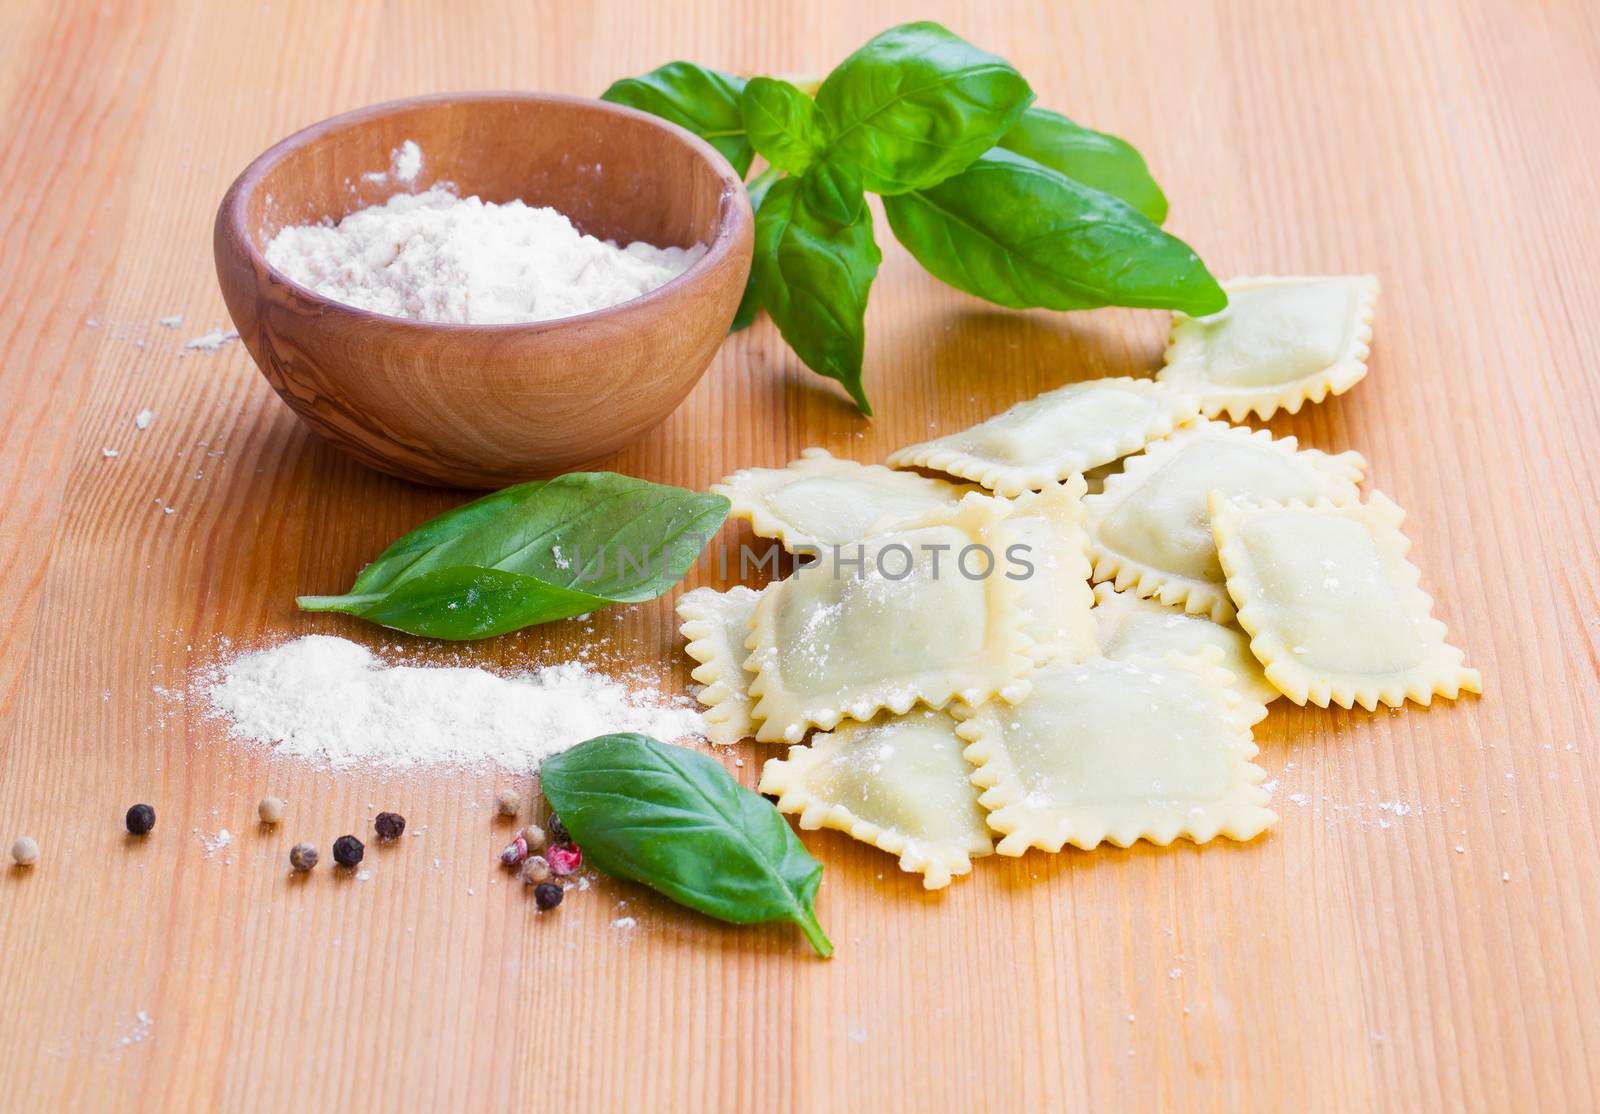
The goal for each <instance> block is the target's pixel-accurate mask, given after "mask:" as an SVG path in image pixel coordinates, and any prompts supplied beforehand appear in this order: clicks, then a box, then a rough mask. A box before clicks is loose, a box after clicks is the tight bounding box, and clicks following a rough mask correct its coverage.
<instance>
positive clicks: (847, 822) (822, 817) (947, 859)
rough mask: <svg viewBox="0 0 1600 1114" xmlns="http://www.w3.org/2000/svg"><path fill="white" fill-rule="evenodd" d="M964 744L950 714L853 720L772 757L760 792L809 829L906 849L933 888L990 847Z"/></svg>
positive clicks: (906, 859)
mask: <svg viewBox="0 0 1600 1114" xmlns="http://www.w3.org/2000/svg"><path fill="white" fill-rule="evenodd" d="M965 745H966V744H965V742H964V741H963V740H962V739H961V738H960V737H959V736H958V735H957V734H956V724H955V720H953V719H951V718H950V716H949V715H947V714H946V713H944V712H929V711H916V712H912V713H910V714H909V715H904V716H893V717H890V718H888V719H884V720H879V721H875V722H873V723H870V724H862V723H850V724H846V725H845V726H843V727H841V728H840V729H839V730H837V731H834V732H830V733H829V734H826V735H818V736H817V737H816V738H814V739H812V740H811V743H810V745H808V746H797V747H790V748H789V753H788V756H787V757H785V758H781V759H779V758H773V759H770V760H768V762H767V764H766V766H765V767H763V769H762V771H761V785H760V789H761V792H763V793H766V794H769V795H771V796H774V797H777V798H778V809H779V811H782V812H788V813H798V814H799V816H800V826H801V827H802V828H806V829H816V828H834V829H837V830H838V831H841V832H844V833H845V834H846V835H848V836H850V837H851V838H852V839H859V840H861V841H862V842H863V843H870V844H872V845H873V846H874V847H880V848H882V849H883V850H885V851H887V852H889V853H890V854H892V855H899V856H900V869H901V870H905V871H910V872H911V873H914V874H921V875H922V876H923V879H922V884H923V886H924V887H926V888H927V889H930V890H938V889H943V888H944V887H945V886H948V885H949V884H950V880H951V878H952V877H954V876H955V875H958V874H966V873H967V872H968V871H969V870H971V869H972V860H973V858H974V857H978V856H983V855H989V854H993V852H994V841H993V838H992V837H991V836H990V835H989V826H988V824H987V823H985V821H984V818H983V809H981V808H979V807H978V790H977V787H976V786H974V785H973V784H972V769H971V767H969V766H968V765H967V762H966V759H964V758H963V757H961V752H962V749H963V748H964V747H965Z"/></svg>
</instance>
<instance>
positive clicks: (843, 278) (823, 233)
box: [755, 178, 883, 414]
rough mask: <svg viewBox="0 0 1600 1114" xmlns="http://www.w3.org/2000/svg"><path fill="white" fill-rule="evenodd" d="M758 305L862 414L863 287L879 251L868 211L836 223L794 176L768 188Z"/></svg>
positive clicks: (760, 219) (761, 219)
mask: <svg viewBox="0 0 1600 1114" xmlns="http://www.w3.org/2000/svg"><path fill="white" fill-rule="evenodd" d="M755 256H756V263H755V266H756V274H757V275H758V277H759V285H760V291H761V304H762V305H764V306H765V307H766V308H767V312H768V313H769V314H771V315H772V320H773V322H774V323H775V324H776V325H777V326H778V331H779V332H781V333H782V334H783V339H784V340H785V341H787V342H788V344H789V347H791V348H793V349H794V350H795V353H796V355H798V356H799V357H800V359H801V360H803V361H804V362H805V364H806V366H807V367H809V368H810V369H811V370H812V371H815V372H817V373H818V374H819V375H826V376H827V377H828V378H830V379H837V380H838V381H839V382H840V383H842V384H844V388H845V390H846V391H848V392H850V397H851V398H852V399H854V400H855V403H856V405H857V406H858V407H860V408H861V412H862V413H863V414H871V413H872V406H871V404H870V403H868V402H867V396H866V393H865V392H864V391H863V390H862V387H861V364H862V360H863V358H864V356H865V353H866V322H865V315H866V311H867V294H868V292H869V291H870V290H871V288H872V280H873V278H874V277H876V275H877V273H878V263H879V261H880V260H882V258H883V255H882V253H881V252H879V250H878V245H877V243H875V242H874V241H873V238H872V210H871V209H869V208H867V207H866V206H865V205H863V206H861V209H860V211H859V213H858V214H857V219H856V220H855V221H854V222H853V223H851V224H848V225H843V226H840V225H837V224H834V223H833V222H831V221H830V220H828V219H827V218H825V217H822V216H819V215H818V214H816V213H815V212H813V211H812V210H811V207H810V206H809V205H808V204H807V202H806V199H805V197H804V196H803V195H802V193H801V191H800V181H799V179H797V178H785V179H784V180H783V181H781V182H779V183H778V184H777V185H775V186H773V187H772V192H771V193H769V194H767V199H766V201H765V202H764V203H763V204H762V206H761V213H760V214H759V215H758V216H757V217H756V250H755Z"/></svg>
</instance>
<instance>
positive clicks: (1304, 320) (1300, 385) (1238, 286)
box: [1156, 275, 1378, 421]
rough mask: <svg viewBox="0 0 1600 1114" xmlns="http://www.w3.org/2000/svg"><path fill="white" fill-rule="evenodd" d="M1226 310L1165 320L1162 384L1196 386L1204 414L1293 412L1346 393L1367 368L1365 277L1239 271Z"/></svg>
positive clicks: (1371, 300) (1369, 296) (1372, 292)
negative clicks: (1168, 335)
mask: <svg viewBox="0 0 1600 1114" xmlns="http://www.w3.org/2000/svg"><path fill="white" fill-rule="evenodd" d="M1223 289H1224V290H1226V291H1227V292H1228V308H1227V309H1225V310H1223V311H1222V312H1221V313H1215V314H1212V315H1211V316H1209V317H1186V316H1184V315H1183V314H1181V313H1178V314H1174V315H1173V317H1172V340H1171V343H1170V344H1169V345H1168V346H1167V360H1166V367H1164V368H1162V369H1161V372H1160V373H1159V374H1158V375H1157V376H1156V378H1157V379H1159V380H1160V381H1161V382H1163V383H1171V384H1173V385H1174V386H1179V387H1185V388H1188V389H1190V390H1193V391H1195V392H1197V394H1198V397H1199V401H1200V408H1201V410H1203V411H1204V412H1205V415H1206V416H1207V417H1208V418H1210V417H1215V416H1216V415H1218V414H1220V413H1221V412H1222V411H1224V410H1226V411H1227V412H1228V416H1229V417H1230V418H1232V419H1233V420H1234V421H1242V420H1243V419H1244V417H1245V415H1247V414H1249V413H1251V412H1252V411H1254V412H1255V413H1257V414H1259V415H1261V416H1262V417H1263V418H1270V417H1271V416H1272V415H1273V414H1275V413H1277V411H1278V410H1280V409H1282V410H1287V411H1288V412H1289V413H1291V414H1295V413H1298V412H1299V410H1300V407H1301V406H1303V405H1304V404H1305V403H1307V402H1321V401H1322V400H1323V399H1324V398H1326V397H1327V396H1328V395H1329V394H1330V393H1331V394H1336V395H1339V394H1343V393H1344V392H1345V391H1348V390H1349V389H1350V388H1351V387H1353V386H1355V385H1356V384H1357V383H1358V382H1360V381H1361V379H1362V378H1363V377H1364V376H1365V375H1366V374H1367V350H1368V349H1367V345H1368V343H1369V342H1370V341H1371V340H1372V309H1373V306H1374V305H1375V304H1376V303H1377V300H1378V280H1377V279H1376V278H1374V277H1373V276H1372V275H1335V276H1329V277H1326V278H1273V277H1266V278H1237V279H1234V280H1233V281H1232V282H1228V283H1224V284H1223Z"/></svg>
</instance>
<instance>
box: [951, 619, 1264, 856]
mask: <svg viewBox="0 0 1600 1114" xmlns="http://www.w3.org/2000/svg"><path fill="white" fill-rule="evenodd" d="M1216 655H1217V651H1216V650H1214V649H1209V648H1208V649H1207V650H1206V651H1204V652H1203V653H1202V654H1200V655H1192V656H1189V657H1183V656H1179V655H1171V656H1169V657H1167V658H1165V659H1163V660H1161V661H1149V660H1145V659H1139V660H1135V661H1113V660H1112V659H1110V658H1105V657H1100V658H1093V659H1091V660H1089V661H1086V662H1083V663H1080V664H1073V663H1071V662H1068V661H1066V660H1064V659H1057V660H1056V661H1055V662H1053V663H1052V664H1050V665H1047V666H1045V667H1044V668H1042V669H1040V670H1039V671H1038V673H1036V674H1035V675H1034V678H1033V688H1032V692H1031V693H1030V694H1029V696H1028V698H1027V699H1026V700H1024V701H1022V702H1021V703H1020V704H1018V705H1016V706H1015V707H1009V708H1008V707H997V706H994V705H990V706H988V707H983V708H979V709H977V711H975V712H972V713H970V715H969V718H967V719H966V721H965V722H963V723H962V724H961V726H960V727H959V728H958V729H957V730H958V732H959V734H960V735H961V736H962V737H963V738H965V739H967V740H969V742H970V744H971V745H970V746H968V747H967V749H966V758H967V761H968V762H970V763H971V764H972V765H973V767H974V768H975V772H974V773H973V777H972V780H973V782H974V783H975V784H977V785H978V786H980V787H982V788H983V790H984V792H983V795H982V796H981V797H980V798H979V803H980V804H982V805H983V807H984V808H987V809H989V827H991V828H992V829H994V830H995V831H996V832H998V833H999V834H1000V835H1001V837H1002V838H1001V840H1000V843H999V845H998V847H997V848H996V850H998V851H999V852H1000V854H1002V855H1020V854H1022V853H1023V852H1024V851H1025V850H1027V849H1028V848H1029V847H1038V848H1040V849H1042V850H1045V851H1059V850H1061V848H1062V846H1063V845H1065V844H1068V843H1070V844H1072V845H1073V846H1074V847H1081V848H1084V849H1085V850H1088V849H1090V848H1093V847H1095V846H1097V845H1099V844H1100V843H1101V842H1102V841H1106V840H1109V841H1110V842H1112V843H1114V844H1116V845H1117V846H1119V847H1127V846H1129V845H1130V844H1132V843H1133V842H1134V841H1135V840H1139V839H1147V840H1149V841H1150V842H1152V843H1157V844H1162V845H1165V844H1168V843H1171V842H1172V841H1173V840H1174V839H1176V838H1177V837H1179V836H1187V837H1188V838H1189V839H1192V840H1194V841H1195V842H1196V843H1205V842H1206V841H1207V840H1210V839H1213V838H1215V837H1216V836H1218V835H1225V836H1228V837H1229V838H1231V839H1251V838H1253V837H1255V836H1257V835H1259V834H1260V833H1261V832H1262V831H1263V830H1265V829H1266V827H1267V825H1269V824H1271V823H1272V822H1273V821H1274V820H1275V819H1277V817H1276V816H1275V815H1274V814H1273V813H1272V811H1271V810H1270V809H1268V808H1267V807H1266V804H1267V799H1268V794H1267V792H1266V790H1265V789H1263V788H1262V787H1261V785H1260V782H1261V781H1262V779H1263V778H1265V776H1266V774H1265V771H1263V770H1262V769H1261V768H1260V767H1259V766H1256V765H1255V764H1254V763H1253V762H1252V761H1251V759H1252V758H1254V757H1255V754H1256V746H1255V743H1254V742H1253V741H1252V739H1251V735H1250V728H1251V726H1252V725H1254V724H1255V723H1258V722H1259V721H1260V720H1261V718H1262V717H1263V716H1265V715H1266V714H1267V710H1266V708H1265V707H1264V706H1262V705H1261V704H1258V703H1254V702H1252V701H1248V700H1246V699H1245V698H1244V697H1242V696H1241V695H1239V692H1238V690H1237V689H1235V688H1233V687H1232V685H1230V684H1229V678H1228V674H1227V673H1226V672H1225V671H1224V670H1223V669H1221V668H1220V667H1218V666H1217V665H1216Z"/></svg>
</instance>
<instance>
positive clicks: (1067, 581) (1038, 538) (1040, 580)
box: [1007, 476, 1100, 662]
mask: <svg viewBox="0 0 1600 1114" xmlns="http://www.w3.org/2000/svg"><path fill="white" fill-rule="evenodd" d="M1083 492H1084V482H1083V477H1082V476H1074V477H1072V479H1071V480H1070V481H1068V482H1067V483H1065V484H1055V485H1052V486H1051V487H1050V488H1048V489H1046V490H1044V491H1037V492H1029V493H1028V494H1026V495H1023V496H1020V497H1019V498H1017V499H1016V500H1015V501H1014V502H1015V509H1014V510H1013V511H1012V513H1011V517H1010V518H1009V519H1007V525H1008V526H1010V528H1011V530H1012V532H1013V533H1015V534H1016V536H1017V544H1020V545H1025V546H1027V547H1028V548H1027V550H1026V553H1025V556H1026V559H1027V562H1028V566H1029V569H1030V571H1029V572H1028V575H1027V578H1026V579H1025V580H1023V581H1022V587H1023V597H1024V598H1023V607H1024V608H1026V610H1027V612H1028V622H1027V625H1026V627H1025V629H1026V631H1027V633H1028V637H1029V638H1031V639H1033V644H1034V649H1033V653H1034V657H1035V659H1036V660H1038V661H1040V662H1045V661H1049V660H1050V659H1051V658H1053V657H1055V656H1056V655H1058V654H1066V655H1068V656H1069V657H1071V658H1072V659H1073V660H1074V661H1082V660H1083V659H1084V658H1088V657H1093V656H1094V655H1095V654H1097V653H1099V652H1100V647H1099V646H1098V645H1097V644H1096V642H1095V639H1094V620H1092V619H1090V618H1089V610H1090V608H1092V607H1093V606H1094V594H1093V590H1092V589H1091V588H1090V587H1089V538H1088V535H1086V534H1085V533H1084V532H1083Z"/></svg>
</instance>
